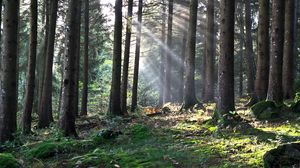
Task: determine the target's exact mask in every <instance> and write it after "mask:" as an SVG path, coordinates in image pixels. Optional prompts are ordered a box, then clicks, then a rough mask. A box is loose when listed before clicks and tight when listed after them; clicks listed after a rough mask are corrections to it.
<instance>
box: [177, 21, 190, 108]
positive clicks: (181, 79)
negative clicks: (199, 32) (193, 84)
mask: <svg viewBox="0 0 300 168" xmlns="http://www.w3.org/2000/svg"><path fill="white" fill-rule="evenodd" d="M183 17H188V16H183ZM184 19H185V21H184V23H185V25H187V24H188V23H189V22H188V19H186V18H184ZM187 36H188V30H183V37H182V49H181V57H180V65H179V76H178V78H179V84H178V103H183V101H184V100H183V96H184V61H185V57H186V47H187V45H186V44H187Z"/></svg>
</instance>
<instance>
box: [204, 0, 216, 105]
mask: <svg viewBox="0 0 300 168" xmlns="http://www.w3.org/2000/svg"><path fill="white" fill-rule="evenodd" d="M214 16H215V13H214V1H208V4H207V28H206V50H205V57H206V67H205V68H206V70H205V72H206V73H205V76H206V77H205V79H206V80H205V85H204V87H205V93H204V101H205V102H210V101H213V100H214V84H215V82H214V79H215V78H214V74H215V73H214V66H215V55H214V53H215V52H214V42H215V41H214V35H215V32H214V30H215V24H214V21H215V17H214Z"/></svg>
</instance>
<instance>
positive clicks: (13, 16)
mask: <svg viewBox="0 0 300 168" xmlns="http://www.w3.org/2000/svg"><path fill="white" fill-rule="evenodd" d="M4 6H5V8H4V15H3V20H5V22H3V41H2V58H3V59H2V62H1V63H2V66H1V78H0V79H1V81H0V83H1V93H0V94H1V95H0V142H1V143H3V142H5V141H7V140H11V139H12V138H13V133H14V132H15V131H16V128H17V122H16V120H17V119H16V118H17V115H16V113H17V90H18V89H17V83H18V81H17V48H18V22H19V21H18V16H19V1H18V0H15V1H11V0H4Z"/></svg>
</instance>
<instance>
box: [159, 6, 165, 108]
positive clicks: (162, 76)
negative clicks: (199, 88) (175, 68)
mask: <svg viewBox="0 0 300 168" xmlns="http://www.w3.org/2000/svg"><path fill="white" fill-rule="evenodd" d="M166 11H167V8H166V3H165V0H163V3H162V29H161V42H162V46H160V84H159V85H160V86H159V102H158V106H162V105H163V104H164V103H165V102H164V90H165V63H166V61H165V60H166V51H165V48H164V46H163V45H165V44H166Z"/></svg>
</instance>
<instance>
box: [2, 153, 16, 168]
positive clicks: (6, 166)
mask: <svg viewBox="0 0 300 168" xmlns="http://www.w3.org/2000/svg"><path fill="white" fill-rule="evenodd" d="M0 167H1V168H17V167H19V163H18V161H17V159H16V158H15V157H14V156H13V155H12V154H9V153H0Z"/></svg>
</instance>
